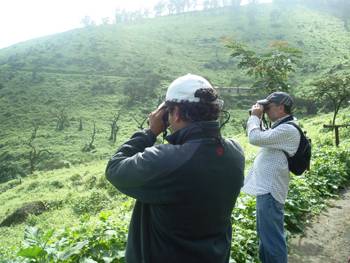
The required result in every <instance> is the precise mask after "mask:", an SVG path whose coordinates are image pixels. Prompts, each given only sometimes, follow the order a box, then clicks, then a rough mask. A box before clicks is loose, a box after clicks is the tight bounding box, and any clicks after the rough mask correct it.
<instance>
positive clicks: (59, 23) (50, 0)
mask: <svg viewBox="0 0 350 263" xmlns="http://www.w3.org/2000/svg"><path fill="white" fill-rule="evenodd" d="M157 2H158V0H143V1H142V0H127V1H125V0H124V1H123V0H1V8H0V48H4V47H7V46H10V45H13V44H15V43H17V42H22V41H26V40H28V39H32V38H36V37H40V36H45V35H50V34H55V33H58V32H64V31H67V30H70V29H73V28H77V27H81V26H82V25H81V20H82V18H83V17H84V16H90V17H91V18H92V19H93V20H95V21H96V22H98V23H100V21H101V18H102V17H113V15H114V13H115V10H116V8H121V9H128V10H131V9H142V8H151V7H152V6H153V5H154V4H155V3H157Z"/></svg>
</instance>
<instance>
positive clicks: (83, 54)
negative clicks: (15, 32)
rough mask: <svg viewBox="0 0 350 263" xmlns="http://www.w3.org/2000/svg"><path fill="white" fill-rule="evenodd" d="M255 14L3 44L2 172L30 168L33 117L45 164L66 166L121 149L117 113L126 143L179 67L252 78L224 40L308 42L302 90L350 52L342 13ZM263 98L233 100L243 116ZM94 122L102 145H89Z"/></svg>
mask: <svg viewBox="0 0 350 263" xmlns="http://www.w3.org/2000/svg"><path fill="white" fill-rule="evenodd" d="M249 16H251V10H250V7H249V6H245V7H242V8H241V9H240V10H231V9H230V8H221V9H214V10H209V11H202V12H199V11H197V12H189V13H185V14H179V15H173V16H166V17H157V18H154V19H144V20H139V21H136V22H133V23H125V24H118V25H103V26H95V27H87V28H82V29H76V30H72V31H69V32H66V33H61V34H57V35H52V36H48V37H44V38H39V39H35V40H32V41H28V42H25V43H21V44H18V45H14V46H12V47H9V48H5V49H2V50H0V122H1V127H2V128H1V129H0V150H1V154H0V160H1V161H3V163H4V162H6V165H5V167H2V171H10V172H2V174H1V177H3V178H2V179H3V180H7V179H5V178H4V177H8V174H9V173H10V174H11V176H12V175H13V174H16V173H17V174H22V175H23V174H26V173H28V151H29V150H30V149H29V148H28V145H27V142H28V140H29V138H30V136H31V134H32V131H33V124H36V125H38V126H39V128H38V131H37V138H36V139H35V140H34V145H35V147H36V149H37V150H48V151H49V152H50V154H49V153H45V152H43V155H42V157H43V158H42V159H44V160H43V161H41V162H38V163H37V165H36V166H37V169H52V168H59V167H63V166H66V165H69V164H70V163H71V164H76V163H83V162H86V161H91V160H96V159H100V158H106V157H107V156H109V155H110V153H111V152H112V151H113V150H114V148H115V147H116V146H115V145H114V144H111V143H110V142H109V141H108V138H109V134H110V125H111V121H112V119H113V116H114V115H115V113H116V112H119V111H120V110H121V112H122V113H121V117H120V120H119V122H118V126H119V132H118V135H117V137H118V138H117V144H118V143H120V142H121V141H123V140H124V139H125V138H126V137H128V136H129V134H130V133H131V132H132V131H134V130H135V129H137V126H138V124H137V122H141V121H142V120H143V118H144V117H145V116H146V115H147V113H148V112H149V111H150V110H152V109H153V108H154V107H155V106H156V105H157V104H158V103H159V101H160V100H161V98H160V95H161V94H164V90H165V89H166V87H167V85H168V84H169V83H170V82H171V81H172V80H173V79H174V78H176V77H177V76H179V75H183V74H186V73H188V72H191V73H196V74H200V75H204V76H206V77H208V78H209V79H210V80H211V81H212V82H213V83H214V85H216V86H249V85H251V79H249V78H248V77H246V75H245V74H244V72H242V71H241V70H239V69H237V67H236V64H237V60H236V59H233V58H230V56H229V55H230V52H229V50H228V49H227V48H225V42H224V39H227V38H233V39H237V40H239V41H242V42H244V43H247V44H248V45H249V46H250V47H251V48H253V49H255V50H257V51H263V50H265V49H267V48H268V46H269V44H270V43H271V42H272V41H275V40H279V41H287V42H288V43H289V44H290V45H291V46H294V47H297V48H299V49H301V50H302V51H303V58H302V60H301V61H300V64H299V68H298V70H297V72H296V73H295V74H294V75H292V76H291V83H292V86H293V88H294V90H293V92H294V93H295V94H301V93H302V91H303V90H305V89H307V86H308V81H309V80H310V79H312V78H314V77H316V76H318V75H319V74H321V73H323V72H325V71H327V70H329V69H330V67H331V66H333V65H338V64H339V63H342V62H344V60H348V57H349V43H350V41H349V40H350V34H349V32H347V31H346V30H345V29H344V26H343V23H342V22H341V21H340V20H339V19H338V18H336V17H334V16H331V15H329V14H327V13H322V12H319V11H315V10H311V9H308V8H306V7H303V6H291V7H287V8H283V7H280V6H275V5H272V4H266V5H259V9H258V10H256V12H255V13H254V20H252V19H250V20H249V19H248V18H249ZM252 21H253V22H252ZM255 99H256V97H254V96H253V97H251V94H249V96H245V97H244V96H239V97H235V98H234V99H233V100H232V99H231V100H227V103H226V107H227V108H228V109H236V110H237V109H241V110H243V111H241V112H239V111H235V112H234V113H233V115H234V118H235V119H236V120H238V122H239V120H240V119H241V118H243V117H241V116H245V109H246V108H247V107H248V106H249V105H250V104H251V103H253V102H254V100H255ZM304 99H305V96H304ZM306 99H307V98H306ZM242 114H244V115H242ZM59 118H61V119H62V118H63V119H66V120H67V123H66V124H67V126H68V127H66V128H64V129H63V130H62V131H56V130H55V128H56V127H57V125H58V123H57V122H58V119H59ZM135 118H136V120H137V122H136V121H135V120H134V119H135ZM80 122H82V126H83V130H82V131H78V128H79V125H80ZM93 122H95V123H96V129H97V130H96V136H95V137H96V138H95V141H94V145H95V146H96V148H95V150H94V151H90V152H85V153H83V152H82V151H81V149H82V148H83V147H84V145H85V144H88V143H89V142H90V140H91V134H92V132H93ZM231 124H232V125H237V122H232V123H231ZM2 166H4V165H2ZM5 173H7V175H6V174H5Z"/></svg>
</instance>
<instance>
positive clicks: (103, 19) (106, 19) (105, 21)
mask: <svg viewBox="0 0 350 263" xmlns="http://www.w3.org/2000/svg"><path fill="white" fill-rule="evenodd" d="M101 21H102V25H109V17H108V16H107V17H102V18H101Z"/></svg>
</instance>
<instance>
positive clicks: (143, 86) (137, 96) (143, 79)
mask: <svg viewBox="0 0 350 263" xmlns="http://www.w3.org/2000/svg"><path fill="white" fill-rule="evenodd" d="M140 75H141V76H140V78H135V77H131V78H128V79H127V80H126V81H125V82H124V84H123V91H124V94H125V95H126V96H127V97H128V102H129V103H131V102H135V101H137V102H144V101H145V100H147V99H149V98H150V97H154V96H155V92H156V88H157V87H158V86H159V85H160V81H161V77H160V76H159V75H158V74H156V73H153V72H143V73H140Z"/></svg>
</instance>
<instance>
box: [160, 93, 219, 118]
mask: <svg viewBox="0 0 350 263" xmlns="http://www.w3.org/2000/svg"><path fill="white" fill-rule="evenodd" d="M194 96H195V97H197V98H199V100H200V101H199V102H188V101H182V102H173V101H167V102H166V106H167V107H168V111H169V112H170V113H172V112H173V110H174V108H175V106H177V107H178V108H179V114H180V117H181V119H182V120H184V121H190V122H196V121H213V120H217V119H218V118H219V114H220V111H221V109H220V105H219V104H218V103H213V102H214V101H215V100H216V99H217V98H218V94H217V92H216V90H214V89H198V90H197V91H196V92H195V94H194Z"/></svg>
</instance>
